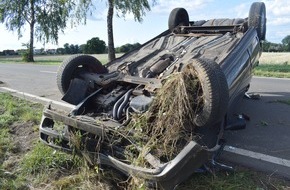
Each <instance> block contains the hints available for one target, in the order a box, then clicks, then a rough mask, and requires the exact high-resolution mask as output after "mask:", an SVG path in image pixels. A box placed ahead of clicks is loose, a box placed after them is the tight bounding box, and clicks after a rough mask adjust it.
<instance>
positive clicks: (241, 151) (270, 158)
mask: <svg viewBox="0 0 290 190" xmlns="http://www.w3.org/2000/svg"><path fill="white" fill-rule="evenodd" d="M0 89H2V90H5V91H8V92H12V93H17V94H19V95H23V96H26V97H30V98H35V99H37V100H41V101H44V102H47V103H50V102H51V103H53V104H56V105H59V106H63V107H67V108H71V109H72V108H75V106H74V105H71V104H67V103H63V102H59V101H54V100H51V99H48V98H43V97H39V96H36V95H33V94H29V93H25V92H20V91H17V90H14V89H11V88H7V87H0ZM224 151H226V152H230V153H234V154H238V155H242V156H246V157H250V158H253V159H256V160H262V161H266V162H268V163H272V164H277V165H281V166H284V167H289V168H290V160H286V159H283V158H278V157H274V156H270V155H266V154H262V153H258V152H253V151H250V150H245V149H241V148H237V147H233V146H225V148H224Z"/></svg>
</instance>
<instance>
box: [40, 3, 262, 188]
mask: <svg viewBox="0 0 290 190" xmlns="http://www.w3.org/2000/svg"><path fill="white" fill-rule="evenodd" d="M168 26H169V29H168V30H166V31H164V32H163V33H161V34H160V35H158V36H156V37H155V38H153V39H151V40H150V41H148V42H146V43H145V44H143V45H141V46H140V47H139V48H137V49H135V50H133V51H131V52H129V53H126V54H124V55H123V56H121V57H120V58H117V59H116V60H114V61H112V62H109V63H107V64H106V65H102V64H101V63H100V62H99V61H98V60H97V59H96V58H94V57H92V56H89V55H76V56H73V57H71V58H69V59H68V60H65V61H64V62H63V64H62V65H61V66H60V67H59V70H58V73H57V85H58V87H59V90H60V92H61V93H62V94H63V95H64V96H63V100H64V101H66V102H68V103H70V104H73V105H75V108H74V109H73V110H72V111H71V112H70V113H69V114H68V115H65V114H62V113H60V112H59V111H57V110H54V109H53V108H51V106H48V107H47V108H46V109H45V110H44V112H43V117H42V122H41V124H40V139H41V141H42V142H44V143H46V144H47V145H49V146H51V147H54V148H56V149H61V150H64V151H67V152H73V151H75V149H76V147H77V151H79V152H80V153H82V154H87V155H88V159H89V161H90V162H91V163H92V164H99V165H100V166H108V167H112V168H114V169H117V170H118V171H120V172H122V173H123V174H125V175H131V176H135V177H140V178H143V179H145V180H146V181H148V182H151V183H153V184H155V185H157V186H158V187H161V188H163V189H172V188H174V187H175V186H176V185H177V184H179V183H180V182H182V181H184V180H185V179H186V178H188V177H189V176H190V175H191V174H192V173H193V172H194V171H195V170H196V169H198V168H200V167H201V166H202V165H203V164H205V163H207V162H208V161H209V160H211V159H213V157H214V155H215V154H216V152H217V151H219V150H220V149H221V148H222V146H221V141H220V139H222V137H223V132H224V130H226V129H229V128H235V127H243V126H244V125H245V121H244V120H243V119H242V118H240V117H238V118H237V117H236V116H235V114H234V108H235V105H236V102H237V101H238V100H239V99H241V98H242V97H243V95H244V93H245V92H246V91H247V90H248V88H249V83H250V80H251V73H252V69H253V67H254V66H255V65H256V64H257V63H258V58H259V57H260V55H261V41H262V40H264V39H265V34H266V9H265V5H264V3H262V2H256V3H253V4H252V5H251V8H250V11H249V16H248V18H245V19H240V18H238V19H212V20H200V21H189V17H188V13H187V11H186V10H185V9H183V8H176V9H173V10H172V11H171V13H170V16H169V20H168ZM59 125H63V126H64V127H63V128H61V130H60V129H59Z"/></svg>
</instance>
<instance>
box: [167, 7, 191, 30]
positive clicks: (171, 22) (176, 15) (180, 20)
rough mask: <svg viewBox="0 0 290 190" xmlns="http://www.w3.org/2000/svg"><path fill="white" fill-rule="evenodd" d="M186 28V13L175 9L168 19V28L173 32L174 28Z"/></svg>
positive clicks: (187, 19) (182, 9)
mask: <svg viewBox="0 0 290 190" xmlns="http://www.w3.org/2000/svg"><path fill="white" fill-rule="evenodd" d="M179 25H181V26H188V25H189V17H188V13H187V11H186V10H185V9H184V8H175V9H173V10H172V11H171V12H170V15H169V19H168V28H169V30H170V31H172V32H173V30H174V28H175V27H176V26H179Z"/></svg>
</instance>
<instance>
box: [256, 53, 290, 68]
mask: <svg viewBox="0 0 290 190" xmlns="http://www.w3.org/2000/svg"><path fill="white" fill-rule="evenodd" d="M260 64H262V65H263V64H288V65H290V53H272V52H270V53H268V52H263V53H262V56H261V57H260Z"/></svg>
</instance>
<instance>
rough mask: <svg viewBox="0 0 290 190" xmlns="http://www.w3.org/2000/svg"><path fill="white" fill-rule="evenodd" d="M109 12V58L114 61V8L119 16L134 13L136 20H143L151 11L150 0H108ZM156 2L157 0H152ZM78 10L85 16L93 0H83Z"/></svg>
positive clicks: (82, 16) (81, 15)
mask: <svg viewBox="0 0 290 190" xmlns="http://www.w3.org/2000/svg"><path fill="white" fill-rule="evenodd" d="M107 2H108V12H107V33H108V59H109V61H112V60H114V59H115V58H116V56H115V46H114V36H113V16H114V10H116V12H117V16H120V15H121V16H123V17H124V16H125V15H126V14H127V13H132V14H133V15H134V19H135V21H138V22H141V21H142V17H143V16H145V11H150V5H149V3H148V0H108V1H107ZM152 3H153V4H154V3H155V0H152ZM79 5H80V7H81V8H79V9H78V10H81V12H83V14H79V16H80V17H81V18H85V17H86V14H85V13H87V11H88V10H89V8H90V6H91V5H92V0H86V1H82V2H81V3H80V4H79Z"/></svg>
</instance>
